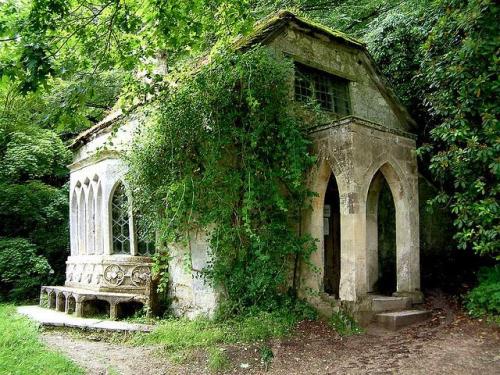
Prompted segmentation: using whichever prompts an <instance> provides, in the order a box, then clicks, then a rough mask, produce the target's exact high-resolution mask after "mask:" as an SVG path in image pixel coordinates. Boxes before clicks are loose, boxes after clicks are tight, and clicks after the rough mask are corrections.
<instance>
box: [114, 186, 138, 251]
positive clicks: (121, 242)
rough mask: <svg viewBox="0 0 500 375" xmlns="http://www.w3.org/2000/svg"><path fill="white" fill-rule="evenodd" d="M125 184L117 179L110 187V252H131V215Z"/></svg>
mask: <svg viewBox="0 0 500 375" xmlns="http://www.w3.org/2000/svg"><path fill="white" fill-rule="evenodd" d="M128 199H129V197H128V194H127V190H126V188H125V184H124V183H123V181H122V180H118V181H117V182H116V183H115V185H114V186H113V188H112V189H111V194H110V199H109V207H108V209H109V213H110V215H109V217H110V240H111V243H110V246H111V247H110V249H111V254H131V253H132V244H133V238H132V232H133V230H131V229H132V228H131V221H132V220H131V215H130V210H129V203H128Z"/></svg>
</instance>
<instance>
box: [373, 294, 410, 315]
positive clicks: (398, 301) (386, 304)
mask: <svg viewBox="0 0 500 375" xmlns="http://www.w3.org/2000/svg"><path fill="white" fill-rule="evenodd" d="M409 308H411V299H410V298H409V297H388V296H373V297H372V311H373V312H383V311H400V310H407V309H409Z"/></svg>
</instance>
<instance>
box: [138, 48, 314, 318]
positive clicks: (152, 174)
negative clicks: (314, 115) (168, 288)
mask: <svg viewBox="0 0 500 375" xmlns="http://www.w3.org/2000/svg"><path fill="white" fill-rule="evenodd" d="M292 69H293V65H292V64H291V62H290V61H281V60H279V59H278V58H277V57H275V56H274V55H272V54H271V52H269V51H268V50H266V49H263V48H258V49H255V50H253V51H251V52H247V53H245V54H239V53H230V54H224V55H223V56H219V57H218V58H216V60H215V61H214V62H212V63H211V64H209V65H206V66H204V67H202V68H201V70H200V71H199V72H197V73H196V74H193V75H188V76H185V77H184V79H182V80H179V81H178V82H176V85H175V86H172V87H170V88H169V89H168V90H166V91H165V92H164V93H163V95H162V96H161V97H160V98H159V99H158V103H157V110H156V112H155V118H156V121H154V122H149V121H150V120H149V119H148V124H146V125H145V126H144V128H143V132H142V134H141V135H140V136H139V137H137V140H136V143H135V145H134V147H133V148H132V149H131V152H130V153H129V162H130V163H129V164H130V173H129V176H128V181H129V184H130V186H131V188H132V194H133V196H134V203H135V206H136V208H137V209H138V210H140V211H141V212H142V214H143V215H144V216H143V217H144V218H147V219H149V220H146V221H147V222H148V223H149V227H150V228H153V229H154V230H155V231H156V232H159V233H160V234H161V235H162V238H163V240H164V242H165V243H167V244H169V245H167V246H175V245H172V244H174V243H179V242H181V243H182V242H184V241H187V240H188V239H189V237H190V236H192V235H195V232H196V231H200V230H201V231H203V232H207V234H208V238H209V242H210V248H211V251H212V264H211V265H210V267H209V269H208V270H206V272H207V276H208V279H209V280H210V281H211V282H212V283H213V284H214V285H215V286H216V287H218V288H219V290H222V291H223V294H224V295H225V297H226V301H227V302H228V303H231V304H232V305H231V309H233V308H234V309H241V308H245V307H249V306H252V305H256V306H261V307H264V306H267V307H272V306H273V305H274V304H275V303H276V301H277V296H278V295H280V294H283V290H280V288H284V287H285V286H286V279H287V277H288V275H289V271H290V265H289V263H290V261H291V260H294V259H295V258H304V257H306V256H307V253H308V252H309V251H310V249H311V247H310V246H308V244H310V241H308V239H307V237H305V236H302V235H301V234H297V232H296V230H295V225H296V224H297V223H298V222H299V218H300V214H301V210H302V209H303V208H304V207H305V204H306V198H307V196H308V195H309V192H308V191H307V190H306V188H305V180H304V179H305V175H306V171H307V170H308V168H309V167H310V166H311V165H312V163H313V161H314V159H313V157H312V156H310V155H309V153H308V144H309V142H308V141H307V139H306V128H305V127H304V122H303V121H300V119H299V117H298V116H297V115H295V114H294V112H293V111H292V105H291V104H292V101H291V97H290V95H289V93H290V86H289V83H290V77H291V76H292V72H293V70H292ZM280 291H281V293H279V292H280Z"/></svg>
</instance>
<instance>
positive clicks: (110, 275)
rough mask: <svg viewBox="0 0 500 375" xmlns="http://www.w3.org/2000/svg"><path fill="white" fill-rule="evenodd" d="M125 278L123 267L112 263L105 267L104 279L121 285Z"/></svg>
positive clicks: (112, 283)
mask: <svg viewBox="0 0 500 375" xmlns="http://www.w3.org/2000/svg"><path fill="white" fill-rule="evenodd" d="M123 279H125V272H123V269H122V268H121V267H120V266H118V265H116V264H110V265H109V266H107V267H106V268H105V269H104V280H106V281H107V282H108V283H109V284H111V285H115V286H118V285H121V284H122V283H123Z"/></svg>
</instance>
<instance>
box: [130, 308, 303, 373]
mask: <svg viewBox="0 0 500 375" xmlns="http://www.w3.org/2000/svg"><path fill="white" fill-rule="evenodd" d="M299 319H300V317H299V316H297V315H296V314H294V313H291V312H290V311H287V310H284V309H283V310H278V311H275V312H263V311H260V312H255V313H253V314H249V315H246V316H243V317H238V318H233V319H230V320H227V321H224V322H221V321H214V320H209V319H206V318H198V319H195V320H188V319H184V318H181V319H173V318H172V319H167V320H164V321H162V322H160V323H159V324H158V326H157V327H156V329H155V330H154V331H153V332H152V333H149V334H138V335H136V336H135V337H134V338H133V339H132V342H133V343H134V344H136V345H161V346H162V347H163V348H165V350H166V352H167V355H168V356H169V359H170V360H171V361H173V362H176V363H183V362H185V361H189V358H191V354H192V353H193V352H194V351H196V350H202V351H205V352H206V353H207V357H208V361H207V365H208V368H209V369H210V370H211V371H212V372H222V371H224V370H225V369H228V368H229V367H230V360H229V357H228V355H227V354H226V352H225V351H224V350H223V349H222V348H223V346H224V345H230V344H240V343H255V342H265V341H266V340H269V339H270V338H277V337H284V336H286V335H288V334H289V333H290V332H291V331H292V329H293V328H294V327H295V325H296V324H297V322H298V321H299ZM264 357H265V361H266V367H267V365H268V362H270V361H271V358H272V357H271V355H270V354H269V353H267V352H266V353H264Z"/></svg>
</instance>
